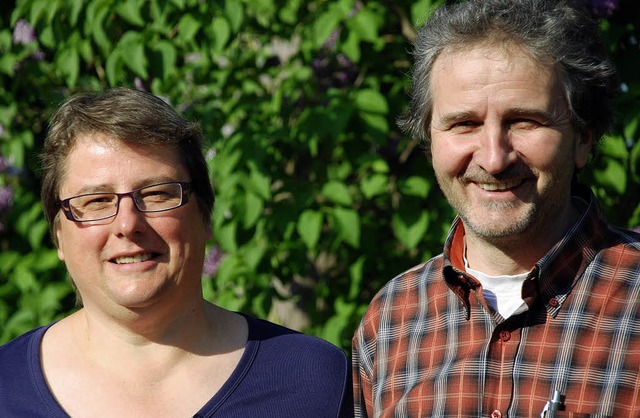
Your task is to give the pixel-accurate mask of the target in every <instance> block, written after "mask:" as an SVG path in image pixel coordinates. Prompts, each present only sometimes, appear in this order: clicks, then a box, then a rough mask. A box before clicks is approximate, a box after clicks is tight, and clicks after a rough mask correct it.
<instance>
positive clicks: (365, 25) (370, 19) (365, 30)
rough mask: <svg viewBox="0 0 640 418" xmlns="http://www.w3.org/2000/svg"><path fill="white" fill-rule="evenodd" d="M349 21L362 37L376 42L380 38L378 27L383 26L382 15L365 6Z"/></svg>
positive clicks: (351, 26) (350, 25)
mask: <svg viewBox="0 0 640 418" xmlns="http://www.w3.org/2000/svg"><path fill="white" fill-rule="evenodd" d="M348 23H349V27H350V28H351V29H352V30H354V31H355V32H356V33H357V34H358V37H359V38H360V39H362V40H365V41H369V42H375V41H376V40H377V39H378V28H379V27H380V26H381V23H382V17H381V16H379V15H377V14H376V13H374V12H373V11H371V10H369V9H366V8H365V9H361V10H359V11H358V12H357V13H356V15H355V16H353V18H351V19H350V20H349V21H348Z"/></svg>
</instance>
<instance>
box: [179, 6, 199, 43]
mask: <svg viewBox="0 0 640 418" xmlns="http://www.w3.org/2000/svg"><path fill="white" fill-rule="evenodd" d="M200 26H201V25H200V22H199V21H198V20H197V19H196V18H195V17H193V15H191V14H190V13H187V14H185V15H184V16H182V18H181V19H180V22H179V23H178V39H180V40H181V41H182V42H191V41H192V40H193V38H194V37H195V36H196V33H198V31H199V30H200Z"/></svg>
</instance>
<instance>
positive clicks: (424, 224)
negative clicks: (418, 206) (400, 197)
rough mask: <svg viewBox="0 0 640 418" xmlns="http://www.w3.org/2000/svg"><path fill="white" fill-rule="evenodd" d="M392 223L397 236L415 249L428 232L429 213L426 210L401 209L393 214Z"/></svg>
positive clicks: (410, 247) (408, 246)
mask: <svg viewBox="0 0 640 418" xmlns="http://www.w3.org/2000/svg"><path fill="white" fill-rule="evenodd" d="M391 225H392V228H393V232H394V234H395V236H396V238H398V240H399V241H400V242H402V243H403V244H404V245H406V246H407V248H409V249H413V248H415V247H416V246H417V245H418V243H419V242H420V240H422V238H423V237H424V235H425V233H426V232H427V228H428V227H429V214H428V213H427V212H426V211H424V210H423V211H420V212H417V213H416V211H415V210H414V211H409V210H401V211H399V212H396V213H394V214H393V216H392V218H391Z"/></svg>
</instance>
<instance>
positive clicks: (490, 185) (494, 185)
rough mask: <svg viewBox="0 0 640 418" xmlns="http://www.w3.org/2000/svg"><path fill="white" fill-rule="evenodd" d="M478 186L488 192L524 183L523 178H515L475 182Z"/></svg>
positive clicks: (503, 189) (511, 187)
mask: <svg viewBox="0 0 640 418" xmlns="http://www.w3.org/2000/svg"><path fill="white" fill-rule="evenodd" d="M475 183H476V185H477V186H478V187H480V188H481V189H482V190H486V191H488V192H501V191H505V190H509V189H513V188H515V187H518V186H520V185H521V184H522V183H524V180H523V179H513V180H507V181H500V182H475Z"/></svg>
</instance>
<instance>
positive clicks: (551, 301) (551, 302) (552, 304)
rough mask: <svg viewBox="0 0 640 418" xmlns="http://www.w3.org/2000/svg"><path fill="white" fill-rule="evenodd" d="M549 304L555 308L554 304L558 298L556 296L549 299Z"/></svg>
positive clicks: (556, 304)
mask: <svg viewBox="0 0 640 418" xmlns="http://www.w3.org/2000/svg"><path fill="white" fill-rule="evenodd" d="M549 305H550V306H552V307H554V308H555V307H556V306H558V299H556V298H551V299H549Z"/></svg>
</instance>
